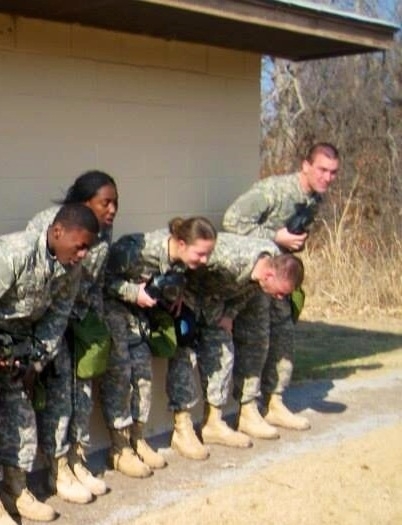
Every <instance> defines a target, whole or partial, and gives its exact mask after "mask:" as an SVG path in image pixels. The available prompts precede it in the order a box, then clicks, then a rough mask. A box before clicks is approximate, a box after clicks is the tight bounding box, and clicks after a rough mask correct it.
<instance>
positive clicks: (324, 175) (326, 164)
mask: <svg viewBox="0 0 402 525" xmlns="http://www.w3.org/2000/svg"><path fill="white" fill-rule="evenodd" d="M338 169H339V160H338V159H331V158H329V157H327V156H326V155H324V154H323V153H317V155H316V156H315V157H314V160H313V162H312V163H311V164H310V162H309V161H308V160H305V161H304V162H303V165H302V172H301V179H300V182H301V185H302V188H303V190H304V191H305V192H306V193H312V192H313V191H315V192H316V193H325V192H326V191H327V190H328V188H329V186H330V185H331V183H332V182H333V181H334V180H335V178H336V176H337V174H338Z"/></svg>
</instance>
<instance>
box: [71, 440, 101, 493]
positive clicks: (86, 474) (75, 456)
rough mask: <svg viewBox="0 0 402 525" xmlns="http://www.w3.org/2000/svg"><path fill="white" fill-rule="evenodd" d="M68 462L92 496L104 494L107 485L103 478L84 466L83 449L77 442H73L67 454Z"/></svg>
mask: <svg viewBox="0 0 402 525" xmlns="http://www.w3.org/2000/svg"><path fill="white" fill-rule="evenodd" d="M68 464H69V466H70V468H71V470H72V471H73V472H74V475H75V477H76V478H77V479H78V481H79V482H80V483H81V485H84V487H86V488H87V489H88V490H89V491H90V492H91V493H92V494H93V495H94V496H102V495H103V494H106V492H107V487H106V483H105V482H104V481H103V479H99V478H97V477H95V476H93V475H92V473H91V472H90V471H89V470H88V469H87V468H86V466H85V455H84V450H83V448H82V447H81V445H80V444H79V443H75V444H74V445H73V446H72V447H71V449H70V451H69V454H68Z"/></svg>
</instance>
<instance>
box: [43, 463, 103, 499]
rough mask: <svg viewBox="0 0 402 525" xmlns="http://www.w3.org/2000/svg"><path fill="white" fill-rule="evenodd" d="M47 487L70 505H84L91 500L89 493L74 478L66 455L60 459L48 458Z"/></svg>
mask: <svg viewBox="0 0 402 525" xmlns="http://www.w3.org/2000/svg"><path fill="white" fill-rule="evenodd" d="M49 485H50V488H51V490H52V491H53V492H54V493H56V494H57V495H58V496H59V498H61V499H63V500H65V501H70V502H71V503H83V504H84V503H89V502H90V501H92V499H93V498H92V493H91V491H90V490H89V489H88V488H87V487H84V485H82V483H80V482H79V481H78V479H77V478H76V477H75V476H74V474H73V472H72V470H71V469H70V467H69V465H68V460H67V456H66V455H65V456H61V457H60V458H50V477H49Z"/></svg>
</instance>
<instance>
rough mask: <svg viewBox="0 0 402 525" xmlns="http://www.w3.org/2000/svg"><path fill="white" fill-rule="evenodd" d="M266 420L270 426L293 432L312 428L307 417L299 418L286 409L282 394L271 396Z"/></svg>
mask: <svg viewBox="0 0 402 525" xmlns="http://www.w3.org/2000/svg"><path fill="white" fill-rule="evenodd" d="M264 419H265V421H267V422H268V423H269V424H270V425H275V426H278V427H283V428H290V429H293V430H308V429H309V428H310V427H311V425H310V422H309V420H308V419H307V418H306V417H303V416H297V415H296V414H293V413H292V412H291V411H290V410H289V409H288V408H286V406H285V405H284V404H283V401H282V395H281V394H271V398H270V400H269V401H268V405H267V414H266V416H265V418H264Z"/></svg>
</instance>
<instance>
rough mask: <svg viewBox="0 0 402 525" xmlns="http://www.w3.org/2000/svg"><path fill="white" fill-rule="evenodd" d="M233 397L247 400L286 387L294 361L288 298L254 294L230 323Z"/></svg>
mask: <svg viewBox="0 0 402 525" xmlns="http://www.w3.org/2000/svg"><path fill="white" fill-rule="evenodd" d="M233 337H234V343H235V364H234V373H233V376H234V381H233V382H234V392H233V395H234V397H235V399H236V400H238V401H240V402H241V403H247V402H248V401H251V400H253V399H256V398H258V397H260V396H261V395H262V397H263V399H264V400H265V399H266V398H267V397H268V396H269V395H270V394H272V393H277V394H281V393H283V392H284V390H285V389H286V388H287V387H288V385H289V383H290V381H291V377H292V371H293V363H294V322H293V320H292V315H291V306H290V299H289V298H285V299H283V300H278V299H274V298H273V297H270V296H267V295H265V294H263V293H260V294H257V295H256V296H254V297H253V298H252V299H251V300H250V301H249V303H248V304H247V307H246V308H245V309H244V310H243V311H242V312H240V313H239V315H238V316H237V317H236V320H235V323H234V336H233Z"/></svg>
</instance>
